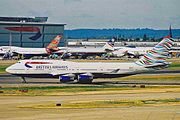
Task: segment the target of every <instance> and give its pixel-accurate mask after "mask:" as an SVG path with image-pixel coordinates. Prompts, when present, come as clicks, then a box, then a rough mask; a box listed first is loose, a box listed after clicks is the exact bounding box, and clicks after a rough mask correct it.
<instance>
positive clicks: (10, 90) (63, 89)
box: [0, 85, 179, 96]
mask: <svg viewBox="0 0 180 120" xmlns="http://www.w3.org/2000/svg"><path fill="white" fill-rule="evenodd" d="M166 88H167V89H171V88H172V89H179V86H162V87H159V86H146V88H140V87H135V88H134V87H131V86H106V85H104V86H47V87H32V86H29V87H1V88H0V91H3V93H1V94H0V95H26V96H49V95H50V96H51V95H73V94H84V93H85V94H86V93H88V94H89V93H93V92H98V93H97V94H99V93H100V94H101V92H102V94H105V93H106V92H108V91H111V92H114V93H116V92H118V91H126V90H149V89H150V90H151V89H155V90H159V89H160V90H163V89H166ZM26 90H27V92H22V91H26ZM93 94H94V93H93ZM107 94H108V93H107Z"/></svg>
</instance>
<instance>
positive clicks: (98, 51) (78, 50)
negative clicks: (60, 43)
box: [62, 40, 114, 58]
mask: <svg viewBox="0 0 180 120" xmlns="http://www.w3.org/2000/svg"><path fill="white" fill-rule="evenodd" d="M112 51H114V45H113V41H111V40H110V41H108V42H106V44H105V45H104V46H103V47H86V46H85V47H66V51H65V52H64V54H65V55H66V54H68V55H69V57H70V56H75V57H78V56H80V57H81V58H87V57H88V56H102V55H103V54H107V53H109V52H112ZM62 57H63V55H62Z"/></svg>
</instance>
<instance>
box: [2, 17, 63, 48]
mask: <svg viewBox="0 0 180 120" xmlns="http://www.w3.org/2000/svg"><path fill="white" fill-rule="evenodd" d="M47 19H48V18H47V17H0V46H8V45H12V46H20V47H45V46H47V44H49V43H50V41H51V40H52V39H53V38H54V37H55V36H57V35H64V26H65V25H66V24H59V23H48V22H47ZM63 45H64V40H63V39H62V40H61V42H60V44H59V46H63Z"/></svg>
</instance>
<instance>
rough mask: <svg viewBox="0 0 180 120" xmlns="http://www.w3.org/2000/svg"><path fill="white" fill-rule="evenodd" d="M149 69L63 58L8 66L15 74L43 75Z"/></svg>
mask: <svg viewBox="0 0 180 120" xmlns="http://www.w3.org/2000/svg"><path fill="white" fill-rule="evenodd" d="M148 70H149V69H147V68H145V67H143V66H139V65H137V64H135V63H116V62H114V63H112V62H111V63H110V62H70V61H61V60H21V61H19V62H18V63H16V64H14V65H12V66H10V67H8V68H7V69H6V71H7V72H9V73H11V74H15V75H20V76H23V75H26V76H27V75H28V76H29V77H31V75H35V76H37V75H39V77H44V76H43V75H47V74H48V75H51V76H60V75H65V74H83V73H91V74H93V75H96V74H109V75H112V77H113V75H124V74H136V73H140V72H145V71H148Z"/></svg>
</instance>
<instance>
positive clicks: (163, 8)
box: [0, 0, 180, 29]
mask: <svg viewBox="0 0 180 120" xmlns="http://www.w3.org/2000/svg"><path fill="white" fill-rule="evenodd" d="M0 16H47V17H49V19H48V21H49V22H55V23H66V24H67V25H66V29H74V28H154V29H168V27H169V25H170V24H171V25H172V27H173V28H180V0H0Z"/></svg>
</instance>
